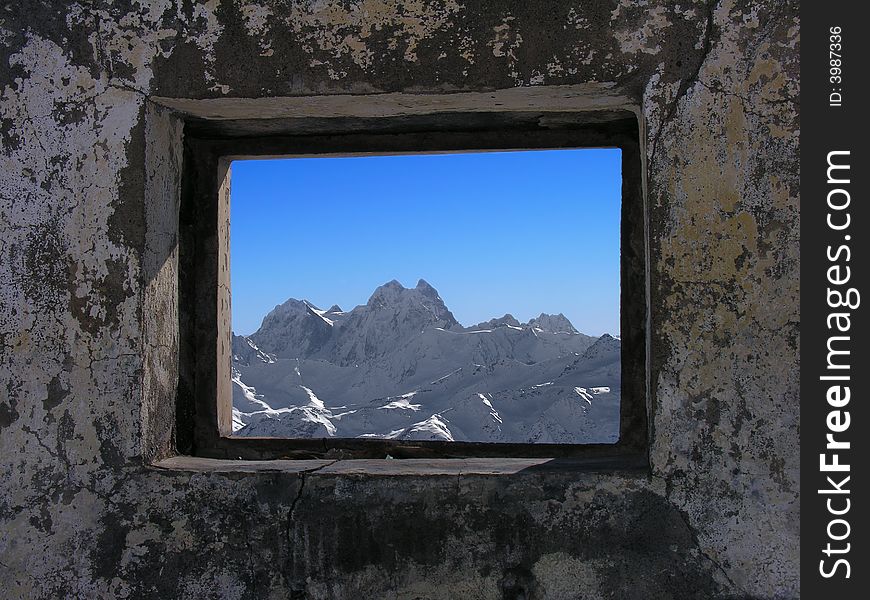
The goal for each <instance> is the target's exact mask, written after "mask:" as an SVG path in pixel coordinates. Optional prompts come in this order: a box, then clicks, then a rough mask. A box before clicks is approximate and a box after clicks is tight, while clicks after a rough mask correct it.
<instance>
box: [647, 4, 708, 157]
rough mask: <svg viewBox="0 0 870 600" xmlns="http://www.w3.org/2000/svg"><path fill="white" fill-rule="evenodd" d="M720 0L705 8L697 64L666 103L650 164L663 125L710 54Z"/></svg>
mask: <svg viewBox="0 0 870 600" xmlns="http://www.w3.org/2000/svg"><path fill="white" fill-rule="evenodd" d="M721 1H722V0H715V1H714V2H713V3H711V4H710V5H709V7H708V8H707V20H706V23H707V24H706V26H705V28H704V40H703V47H702V49H701V56H700V57H698V64H697V65H695V68H694V70H693V71H692V74H691V75H689V77H686V78H685V79H683V80H682V81H680V87H679V89H678V90H677V94H676V96H674V99H673V100H672V101H671V102H670V104H669V105H668V111H667V113H665V115H664V116H663V117H662V120H661V123H660V124H659V128H658V130H657V131H656V136H655V138H654V139H653V143H652V151H651V152H650V160H649V164H650V165H654V164H655V158H656V150H657V148H658V145H659V139H660V138H661V136H662V132H663V131H664V130H665V126H666V125H667V124H668V122H670V121H672V120H673V118H674V115H675V114H676V113H677V106H678V105H679V103H680V100H682V99H683V98H684V97H685V96H686V94H687V93H688V92H689V89H690V88H691V87H692V85H694V84H695V83H696V82H698V77H699V76H700V73H701V68H702V67H703V66H704V63H705V62H706V61H707V58H708V57H709V56H710V51H711V50H712V48H713V28H714V27H715V25H716V24H715V13H716V9H717V8H719V4H720V3H721Z"/></svg>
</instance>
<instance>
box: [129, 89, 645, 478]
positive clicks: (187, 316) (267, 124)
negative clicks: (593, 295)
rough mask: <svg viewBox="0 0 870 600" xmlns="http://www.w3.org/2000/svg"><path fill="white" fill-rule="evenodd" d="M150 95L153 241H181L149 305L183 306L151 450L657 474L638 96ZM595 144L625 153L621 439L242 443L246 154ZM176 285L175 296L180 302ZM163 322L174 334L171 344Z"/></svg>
mask: <svg viewBox="0 0 870 600" xmlns="http://www.w3.org/2000/svg"><path fill="white" fill-rule="evenodd" d="M566 87H568V86H566ZM542 91H543V93H542ZM148 104H149V106H147V107H146V128H145V142H146V161H145V169H146V184H147V185H146V206H147V207H148V209H147V210H146V223H148V228H149V230H153V231H150V233H151V235H148V236H147V237H148V238H149V239H161V240H163V239H168V240H171V242H170V243H169V244H168V246H169V247H168V248H167V247H166V246H167V244H166V243H164V244H162V246H163V252H162V253H159V254H160V255H159V256H156V257H150V258H151V260H150V261H146V263H147V262H151V263H154V264H155V265H160V268H155V269H152V271H153V272H152V273H150V274H149V279H150V280H151V283H152V286H153V287H154V288H156V289H155V294H159V296H161V297H162V298H160V297H157V296H156V295H155V294H152V295H150V296H148V295H146V307H145V310H148V306H147V305H148V304H149V298H150V301H151V303H152V304H154V305H159V306H160V307H162V308H163V309H164V310H165V309H167V307H168V308H169V312H170V315H168V316H167V315H165V316H164V317H168V318H164V319H162V320H161V325H160V326H158V327H154V328H152V329H153V331H152V336H153V337H155V339H152V340H146V344H145V348H146V364H155V363H161V362H162V367H163V373H162V375H163V376H162V377H159V376H157V375H155V374H154V373H149V372H146V374H145V379H146V385H145V391H146V407H147V408H150V409H151V410H150V411H147V410H146V415H148V414H151V415H153V417H154V418H152V419H146V421H147V422H146V424H145V426H146V431H145V434H146V435H145V439H146V444H147V445H148V446H149V447H148V448H146V452H145V453H146V455H147V457H150V458H151V459H153V460H159V459H162V458H167V457H169V456H172V455H176V454H181V455H189V456H195V457H200V458H209V459H214V458H222V459H243V460H275V459H324V458H326V459H335V458H384V457H386V456H387V455H390V456H392V457H395V458H451V459H457V458H470V459H475V458H520V457H521V458H562V459H569V460H571V461H574V462H576V461H580V463H582V464H589V465H597V466H599V467H603V468H607V469H622V468H631V469H636V468H644V469H648V465H649V457H648V440H649V438H650V435H649V431H648V428H649V422H650V420H649V414H650V409H651V406H650V389H651V388H650V382H649V348H650V339H649V321H650V307H649V256H648V247H649V234H648V217H647V215H648V211H647V206H646V199H645V179H644V172H645V168H644V153H643V151H642V150H643V148H642V142H641V140H643V135H642V134H643V123H642V120H641V118H640V110H639V108H638V107H637V106H633V105H631V104H630V103H628V102H626V101H625V100H624V99H620V98H615V97H611V96H608V94H606V93H604V94H602V93H601V90H597V91H593V93H591V94H590V91H589V90H588V89H585V88H584V89H581V90H578V89H564V88H560V89H558V90H555V91H554V90H535V89H534V88H532V89H530V90H522V89H520V90H504V91H501V92H492V93H463V94H447V95H432V96H425V95H409V94H379V95H371V96H349V97H348V96H345V97H341V96H339V97H335V96H328V97H316V98H315V99H312V98H285V99H275V98H268V99H259V100H253V99H245V100H239V99H237V100H232V99H225V100H224V99H217V100H187V99H167V98H162V99H155V98H152V99H151V100H150V101H149V103H148ZM167 146H169V147H167ZM583 147H616V148H620V149H621V151H622V153H621V154H622V186H623V189H622V215H621V234H620V237H621V240H620V242H621V243H620V246H621V259H620V265H621V266H620V269H621V309H620V319H621V337H622V396H621V399H620V412H621V415H620V436H619V441H618V442H617V443H615V444H514V443H509V444H501V443H499V444H495V443H479V442H436V441H398V440H375V439H365V440H358V439H347V438H327V439H284V438H243V437H230V436H231V433H232V407H231V405H232V390H231V385H232V384H231V381H230V376H229V369H230V368H231V347H232V343H231V328H230V301H231V298H230V293H231V289H230V285H229V191H230V186H229V182H230V168H229V167H230V163H231V162H232V161H233V160H236V159H241V158H253V157H259V158H263V157H281V156H296V157H299V156H337V155H338V156H347V155H359V154H367V155H371V154H402V153H415V154H418V153H436V152H474V151H486V150H527V149H547V148H550V149H553V148H583ZM167 156H169V157H171V159H167V158H166V157H167ZM147 196H154V197H153V198H148V197H147ZM155 246H158V247H159V246H161V244H157V243H155ZM148 250H149V248H146V251H148ZM152 253H153V252H152ZM157 282H159V284H160V285H157ZM167 294H174V295H175V298H174V302H173V299H171V298H169V299H167V298H166V296H167ZM155 307H156V306H155ZM160 330H162V331H163V333H164V335H166V336H168V337H169V339H170V342H171V343H169V344H165V343H161V340H159V339H156V336H157V335H159V331H160ZM147 331H148V328H146V332H147ZM149 341H150V342H151V343H150V344H149V343H148V342H149ZM167 348H168V350H167ZM173 348H174V349H175V352H173ZM148 354H150V355H151V356H150V359H151V360H148V359H149V356H147V355H148ZM220 365H224V367H223V368H220ZM167 375H168V376H167ZM173 382H175V385H174V386H173V385H172V384H173ZM149 390H150V393H149ZM167 398H169V399H171V402H167V401H166V399H167ZM158 415H162V419H161V418H159V417H158Z"/></svg>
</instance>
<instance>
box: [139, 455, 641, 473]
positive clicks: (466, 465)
mask: <svg viewBox="0 0 870 600" xmlns="http://www.w3.org/2000/svg"><path fill="white" fill-rule="evenodd" d="M151 466H152V467H153V468H155V469H161V470H166V471H187V472H199V473H269V472H282V473H311V474H316V475H371V476H430V475H431V476H439V475H518V474H532V473H567V472H587V473H588V472H613V471H616V470H617V469H618V470H619V474H620V475H626V474H634V475H637V476H645V475H646V474H647V473H648V468H647V467H646V465H645V464H644V461H643V460H640V459H635V458H627V457H614V458H584V459H571V458H456V459H453V458H443V459H402V460H398V459H393V460H390V459H351V460H227V459H219V458H202V457H197V456H175V457H172V458H167V459H164V460H161V461H158V462H156V463H154V464H152V465H151ZM627 467H628V468H627Z"/></svg>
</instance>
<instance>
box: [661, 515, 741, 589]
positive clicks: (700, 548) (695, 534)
mask: <svg viewBox="0 0 870 600" xmlns="http://www.w3.org/2000/svg"><path fill="white" fill-rule="evenodd" d="M676 512H677V514H679V515H680V519H682V520H683V523H684V524H685V525H686V529H688V530H689V534H690V535H691V536H692V543H693V544H694V545H695V548H697V549H698V552H699V553H700V554H701V556H703V557H704V558H706V559H707V560H708V561H710V563H711V564H712V565H713V566H714V567H716V570H717V571H719V573H721V574H722V577H724V578H725V581H727V582H728V585H730V586H731V588H732V590H737V591H738V592H740V593H741V594H743V596H744V597H746V598H750V597H751V596H752V595H751V594H750V593H749V592H747V591H746V590H744V589H743V588H742V587H740V586H739V585H737V584H736V583H735V582H734V580H733V579H731V576H730V575H728V572H727V571H726V570H725V567H723V566H722V565H721V564H720V563H719V561H717V560H716V559H714V558H713V557H712V556H710V553H709V552H708V551H706V550H704V547H703V546H702V545H701V541H700V540H699V539H698V532H697V531H696V530H695V528H694V527H692V524H691V523H689V519H688V517H687V516H686V513H685V511H683V510H680V509H677V511H676Z"/></svg>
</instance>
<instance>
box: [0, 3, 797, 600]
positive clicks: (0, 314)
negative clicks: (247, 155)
mask: <svg viewBox="0 0 870 600" xmlns="http://www.w3.org/2000/svg"><path fill="white" fill-rule="evenodd" d="M29 5H30V3H23V4H22V5H21V6H19V7H18V8H17V9H15V10H13V11H12V12H11V13H9V14H6V15H4V16H3V17H2V19H3V20H2V21H0V38H2V39H3V42H4V43H3V45H2V50H0V52H2V60H0V233H2V235H0V432H2V433H0V454H2V455H3V457H4V458H3V461H2V463H0V481H2V491H3V493H2V495H0V572H2V574H3V579H4V581H5V582H6V584H5V588H4V590H3V593H4V594H6V595H8V596H9V597H13V598H14V597H55V596H83V597H149V596H150V597H191V598H193V597H207V596H209V595H211V596H212V597H226V598H247V597H268V596H270V595H271V597H304V596H305V595H306V594H307V596H309V597H315V598H318V597H319V598H325V597H342V596H344V597H360V595H359V594H360V593H361V592H360V591H361V590H362V591H364V592H365V593H368V594H369V595H370V596H372V597H389V594H390V593H393V594H394V595H395V596H396V597H401V596H402V595H403V594H404V595H406V596H407V595H413V594H420V595H424V596H427V594H428V596H427V597H433V598H434V597H445V598H446V597H451V595H453V597H456V595H457V594H459V595H461V596H462V597H468V598H474V597H480V598H502V597H510V596H511V594H518V593H520V592H523V593H528V594H530V595H532V596H534V597H539V598H562V597H577V598H596V597H608V596H610V595H611V594H612V593H615V592H614V590H616V591H617V593H621V594H622V595H623V597H631V596H632V594H634V595H637V594H638V590H641V589H642V590H643V591H644V592H645V593H647V594H653V595H654V594H655V593H662V594H664V593H667V590H668V589H669V587H668V586H682V589H688V590H692V593H693V594H695V595H696V596H697V597H731V596H750V597H761V598H774V597H776V598H784V597H794V596H796V595H797V590H798V586H799V578H798V571H797V568H798V557H797V554H796V550H795V548H796V540H797V539H798V529H797V525H796V523H797V519H796V515H797V511H798V496H797V490H798V482H799V476H798V467H797V456H796V454H797V453H796V452H795V449H796V447H797V442H798V435H797V432H798V421H799V411H798V397H799V396H798V388H797V373H798V366H799V359H798V356H799V355H798V347H797V344H798V337H797V323H798V320H799V308H798V278H797V274H798V266H799V262H798V243H797V242H798V230H799V214H798V197H799V195H798V161H797V144H798V138H799V125H798V123H799V105H798V104H797V97H798V91H799V90H798V78H797V76H798V62H797V61H798V57H797V48H798V47H799V22H798V18H797V16H796V15H797V6H796V3H794V2H786V3H781V2H758V3H747V2H737V1H731V0H722V1H720V2H715V3H711V4H706V3H701V2H689V3H684V4H683V5H681V7H680V8H679V9H677V8H676V7H675V6H673V5H671V4H669V3H665V2H650V3H648V4H647V6H645V7H643V8H642V9H638V8H636V7H635V3H632V2H628V1H620V2H601V3H577V2H558V3H555V4H554V5H553V6H548V7H547V9H546V10H545V9H543V8H541V7H540V6H539V5H538V4H537V3H501V2H492V3H485V4H480V5H478V4H475V5H473V6H472V5H471V4H469V3H465V4H460V3H458V2H454V1H452V0H445V1H439V2H422V1H420V2H418V1H413V2H400V1H390V2H368V1H354V2H350V1H341V2H339V1H337V0H335V1H332V0H319V1H312V2H306V3H294V4H284V3H278V2H268V1H265V0H264V1H259V2H233V1H227V2H217V1H213V2H207V3H186V2H179V3H176V2H170V1H168V0H167V1H165V2H157V1H154V2H135V3H134V2H129V3H128V2H119V3H112V4H110V5H92V4H89V3H78V2H73V3H69V4H67V5H64V6H61V7H58V6H51V7H42V6H41V5H33V6H32V7H30V8H29V9H28V8H26V7H27V6H29ZM590 82H604V83H607V84H610V85H612V86H613V87H614V88H615V89H619V90H620V91H621V92H622V93H624V94H626V95H629V96H631V97H634V98H636V100H637V103H638V104H639V105H640V106H641V107H642V111H643V116H644V121H645V123H644V124H645V131H647V132H648V135H647V139H645V140H644V142H645V146H646V149H647V155H646V161H647V162H646V164H647V169H648V201H649V206H650V227H651V230H650V233H651V244H652V248H651V250H652V257H653V258H652V264H651V269H652V275H651V276H652V306H653V311H652V313H653V314H652V323H653V339H654V344H653V354H652V375H653V387H654V405H653V414H652V417H653V431H654V438H653V442H652V446H651V463H652V474H651V475H650V476H649V477H642V478H640V479H634V478H628V477H621V476H614V475H612V474H611V475H595V476H593V475H589V474H583V475H576V476H572V477H567V476H564V475H563V476H559V477H556V476H553V477H551V478H548V477H543V476H541V475H533V474H526V475H523V476H520V477H516V478H503V479H500V478H491V477H490V478H488V477H483V476H468V477H465V476H463V477H458V478H456V477H449V478H448V477H433V478H425V477H417V478H410V477H409V478H377V479H361V480H357V479H353V478H351V477H335V476H325V475H318V474H315V473H310V474H307V475H298V474H293V473H283V474H268V475H267V474H256V475H254V474H238V473H237V474H227V473H223V474H221V473H206V474H196V473H172V472H170V473H166V472H157V471H155V470H153V469H150V468H147V467H146V466H144V465H142V464H141V457H142V455H143V452H144V451H143V445H144V442H143V438H142V432H143V430H144V429H147V423H146V424H144V425H143V422H145V421H147V419H148V418H151V416H149V415H146V414H144V413H143V408H142V401H141V400H142V396H143V376H144V375H143V373H144V369H145V368H146V366H145V365H144V363H143V358H142V356H143V348H142V342H141V340H142V338H143V328H144V327H145V325H144V324H143V323H144V322H145V316H144V315H143V314H142V313H143V310H142V306H143V297H144V294H145V290H146V285H147V283H148V282H147V281H145V279H146V275H145V271H146V270H145V267H144V266H143V264H142V256H143V248H144V245H145V244H146V240H147V239H148V236H147V233H148V232H147V231H146V229H145V225H146V219H145V212H146V207H145V206H144V202H145V197H144V195H143V188H144V186H145V177H146V175H145V170H144V159H143V154H144V147H145V137H146V135H147V134H146V127H145V122H144V121H145V112H146V108H145V107H146V103H147V102H148V98H149V97H150V96H160V95H162V96H175V97H184V98H213V97H222V96H238V97H263V96H282V95H311V94H318V93H321V94H322V93H329V94H352V93H363V92H384V91H405V92H423V91H425V92H428V93H452V92H455V91H461V90H473V91H487V90H491V89H496V88H505V87H513V86H518V85H520V86H526V85H556V84H584V83H590ZM457 480H458V481H457ZM303 482H304V486H303ZM341 490H344V491H345V492H347V491H348V490H350V492H352V493H350V494H349V495H348V494H344V495H342V494H337V492H339V491H341ZM361 506H365V507H367V510H368V512H367V513H366V516H365V518H362V513H359V509H360V507H361ZM324 507H331V508H329V510H327V511H326V512H323V508H324ZM403 510H405V511H410V513H411V514H414V515H422V516H423V517H424V518H423V519H422V521H420V522H419V523H417V524H416V525H415V524H414V522H413V521H412V520H411V519H408V520H407V523H406V525H407V531H405V530H402V529H401V528H396V527H395V525H394V524H392V523H393V521H392V518H393V516H394V515H395V514H397V513H401V511H403ZM319 511H320V512H319ZM348 515H351V516H352V515H356V517H353V518H348ZM650 515H653V517H654V518H655V519H657V521H656V522H657V523H667V525H668V526H667V527H666V528H665V529H667V531H666V532H665V533H664V534H663V533H662V531H658V530H655V528H653V529H651V528H650V527H649V525H650ZM324 519H326V520H324ZM329 519H331V521H330V520H329ZM342 519H344V520H342ZM354 519H356V520H354ZM336 523H340V525H337V524H336ZM426 527H429V529H427V528H426ZM432 528H435V532H434V533H433V532H432ZM659 529H661V528H659ZM408 531H410V532H411V533H412V534H414V536H415V537H413V538H408V537H407V532H408ZM427 535H429V536H434V538H435V541H436V542H437V543H434V542H433V543H432V545H431V546H428V547H419V548H418V547H417V546H418V545H420V544H419V542H420V540H423V541H425V540H427V539H428V538H427V537H426V536H427ZM347 540H353V541H354V542H355V543H360V544H363V545H364V546H365V547H367V548H369V549H370V550H371V552H372V553H373V554H371V557H370V558H369V559H368V560H367V561H363V563H364V564H363V563H360V558H359V556H355V555H353V554H352V553H351V554H341V555H339V556H338V557H327V556H326V555H321V554H318V553H317V552H314V551H312V550H311V549H312V548H332V547H336V548H337V547H338V544H339V542H342V543H343V542H346V541H347ZM412 541H413V542H415V543H416V545H415V544H413V543H411V542H412ZM392 549H400V550H402V551H401V552H399V551H397V550H396V551H394V550H392ZM451 561H453V562H451ZM629 568H630V570H629ZM661 573H669V574H670V575H669V577H671V579H669V580H668V579H666V578H662V577H661Z"/></svg>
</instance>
